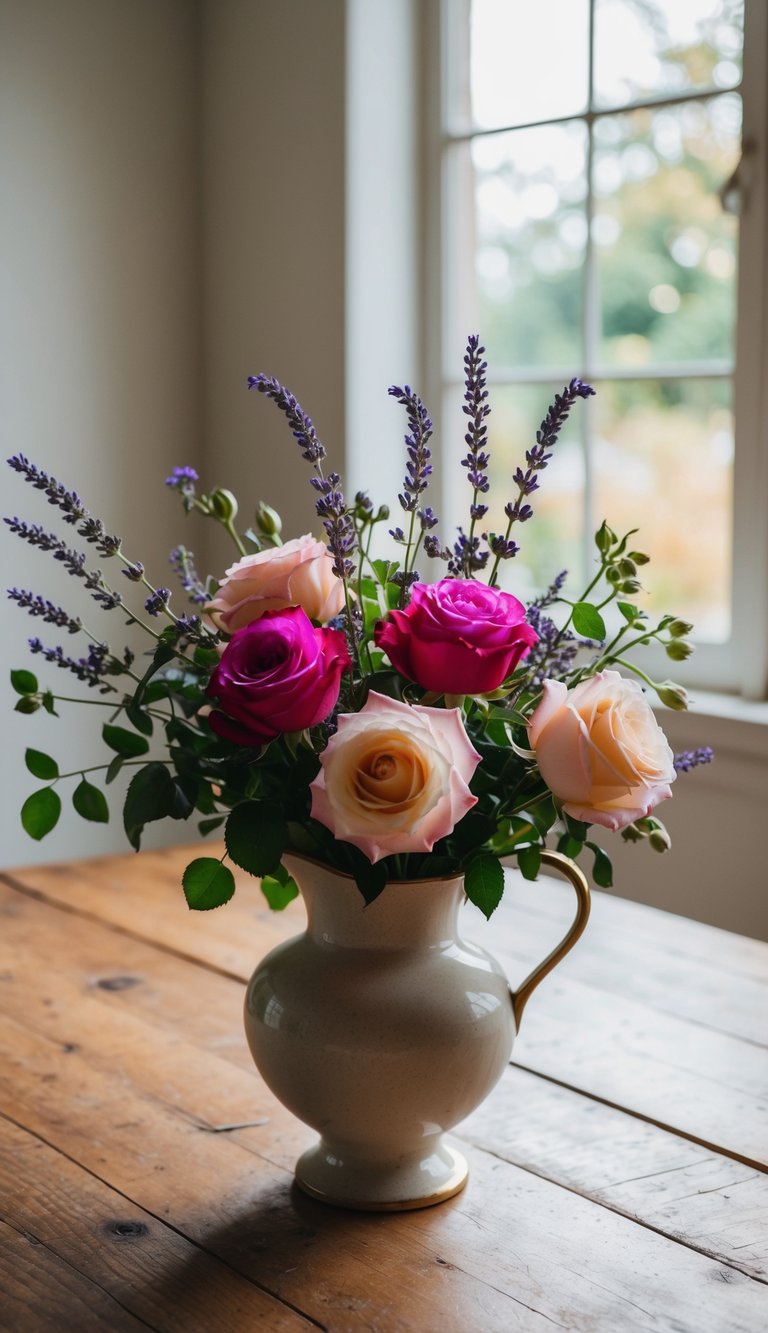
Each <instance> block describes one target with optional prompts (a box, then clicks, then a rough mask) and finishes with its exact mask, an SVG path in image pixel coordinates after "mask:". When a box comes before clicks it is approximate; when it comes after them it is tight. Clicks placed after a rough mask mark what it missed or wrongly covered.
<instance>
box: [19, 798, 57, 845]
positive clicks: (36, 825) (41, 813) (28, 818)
mask: <svg viewBox="0 0 768 1333" xmlns="http://www.w3.org/2000/svg"><path fill="white" fill-rule="evenodd" d="M60 814H61V800H60V798H59V796H58V794H57V793H56V792H55V791H54V790H53V788H52V787H43V788H42V789H41V790H40V791H36V792H33V793H32V795H31V796H28V797H27V799H26V801H25V802H24V804H23V806H22V807H21V822H22V825H23V827H24V829H25V831H26V832H27V833H28V834H29V836H30V838H34V839H35V841H36V842H39V841H40V839H41V838H44V837H45V835H46V833H50V831H51V829H52V828H55V827H56V825H57V824H58V822H59V815H60Z"/></svg>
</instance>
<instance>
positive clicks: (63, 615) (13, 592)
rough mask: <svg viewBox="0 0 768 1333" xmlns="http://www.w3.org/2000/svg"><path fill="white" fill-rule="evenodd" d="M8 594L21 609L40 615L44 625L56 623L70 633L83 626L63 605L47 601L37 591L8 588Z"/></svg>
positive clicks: (74, 632)
mask: <svg viewBox="0 0 768 1333" xmlns="http://www.w3.org/2000/svg"><path fill="white" fill-rule="evenodd" d="M8 596H9V597H10V599H11V601H13V602H15V603H16V605H17V606H20V607H21V608H22V610H24V611H29V614H30V615H31V616H39V617H41V618H42V620H43V621H44V622H45V624H46V625H57V626H58V627H59V629H66V630H67V631H68V632H69V633H70V634H76V633H77V632H78V630H81V629H82V627H83V626H82V622H81V621H80V620H79V619H77V618H73V617H72V616H70V614H69V612H68V611H65V610H64V608H63V607H61V606H56V605H55V603H54V602H49V601H47V600H46V598H44V597H41V596H40V595H39V593H38V594H35V593H31V592H26V591H25V590H24V589H23V588H9V589H8Z"/></svg>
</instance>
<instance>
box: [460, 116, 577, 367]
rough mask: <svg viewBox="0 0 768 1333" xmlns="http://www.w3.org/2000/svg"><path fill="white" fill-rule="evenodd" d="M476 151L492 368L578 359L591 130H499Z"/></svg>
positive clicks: (479, 283)
mask: <svg viewBox="0 0 768 1333" xmlns="http://www.w3.org/2000/svg"><path fill="white" fill-rule="evenodd" d="M464 151H466V149H465V150H464ZM471 153H472V161H473V164H474V169H475V204H476V253H475V280H476V290H477V312H478V326H479V328H480V330H481V332H482V336H483V341H484V342H485V344H486V347H487V348H488V356H489V361H490V363H491V365H492V366H493V368H494V369H495V370H500V369H501V368H502V367H504V366H517V367H519V366H537V367H541V366H547V365H560V364H563V363H565V364H566V365H570V364H574V365H576V363H580V362H581V359H582V353H581V343H582V318H583V315H582V311H583V277H582V265H583V260H584V250H585V243H586V230H587V228H586V215H585V204H584V197H585V192H586V182H585V169H586V127H585V126H584V125H583V124H582V123H581V122H576V123H574V124H571V125H551V126H542V127H541V128H537V129H531V130H516V131H513V132H512V133H509V134H499V135H493V136H490V137H488V138H482V139H479V140H476V141H475V142H474V143H473V145H472V149H471ZM463 332H464V333H465V334H466V332H467V330H464V331H463ZM577 368H578V367H577Z"/></svg>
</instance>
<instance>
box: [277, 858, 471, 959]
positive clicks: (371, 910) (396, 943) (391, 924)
mask: <svg viewBox="0 0 768 1333" xmlns="http://www.w3.org/2000/svg"><path fill="white" fill-rule="evenodd" d="M284 861H285V863H286V865H287V866H288V868H289V870H290V873H291V874H292V875H293V877H294V879H295V880H296V883H297V884H298V886H299V888H300V889H301V892H302V896H303V898H304V902H305V905H306V909H307V930H308V932H309V934H310V935H311V937H312V938H313V939H314V940H315V941H316V942H317V943H318V944H321V945H329V946H337V947H340V948H364V949H370V948H377V949H403V950H406V949H428V948H436V947H439V946H440V945H441V944H445V943H449V942H450V941H452V940H454V939H455V938H456V928H457V917H458V911H459V906H460V904H461V902H462V900H463V896H464V885H463V880H462V878H461V876H458V877H456V878H454V879H430V880H412V881H393V882H390V883H389V884H387V886H386V888H385V889H384V890H383V892H382V893H380V894H379V896H378V898H375V899H374V901H373V902H372V903H369V904H368V905H366V903H365V900H364V898H363V895H362V894H361V892H360V890H359V889H358V887H357V885H356V884H355V881H354V880H353V879H351V878H350V877H349V876H348V875H340V874H338V873H337V872H336V871H334V870H332V869H331V868H330V867H328V866H322V865H319V864H318V863H317V862H315V861H305V860H304V859H303V858H301V857H293V856H286V857H284Z"/></svg>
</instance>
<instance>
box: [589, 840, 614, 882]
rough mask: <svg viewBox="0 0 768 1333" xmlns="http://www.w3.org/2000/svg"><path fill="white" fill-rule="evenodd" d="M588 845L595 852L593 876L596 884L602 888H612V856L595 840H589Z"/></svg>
mask: <svg viewBox="0 0 768 1333" xmlns="http://www.w3.org/2000/svg"><path fill="white" fill-rule="evenodd" d="M587 847H589V849H590V851H592V852H594V854H595V863H594V865H593V867H592V878H593V880H594V881H595V884H597V885H598V886H599V888H601V889H610V888H611V887H612V886H613V866H612V865H611V858H610V857H609V856H608V855H607V853H606V852H604V851H603V849H602V847H598V846H597V844H596V843H594V842H588V843H587Z"/></svg>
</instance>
